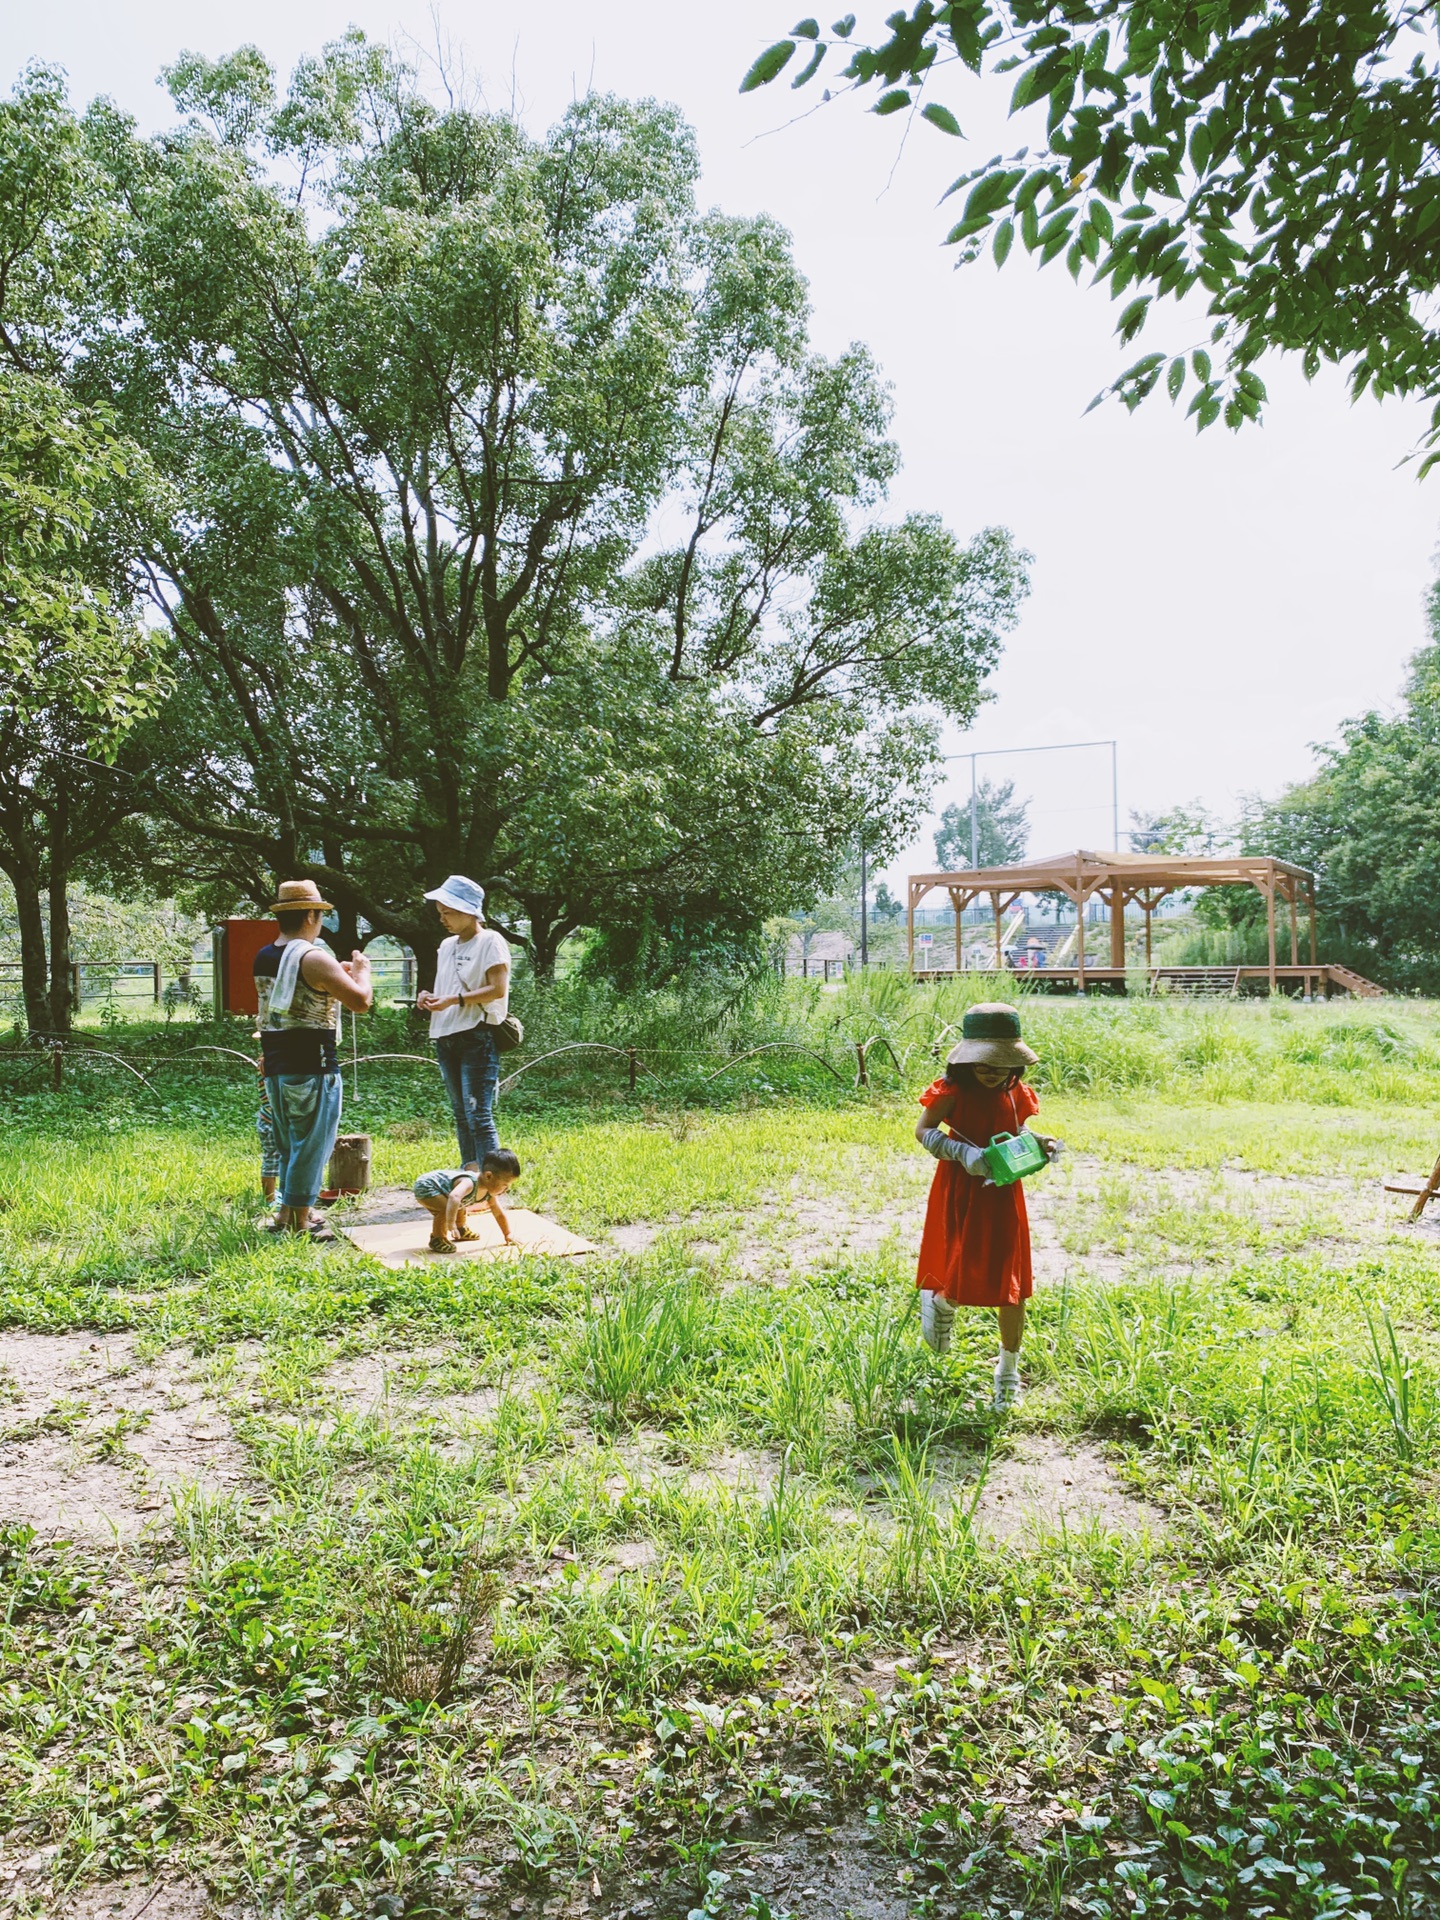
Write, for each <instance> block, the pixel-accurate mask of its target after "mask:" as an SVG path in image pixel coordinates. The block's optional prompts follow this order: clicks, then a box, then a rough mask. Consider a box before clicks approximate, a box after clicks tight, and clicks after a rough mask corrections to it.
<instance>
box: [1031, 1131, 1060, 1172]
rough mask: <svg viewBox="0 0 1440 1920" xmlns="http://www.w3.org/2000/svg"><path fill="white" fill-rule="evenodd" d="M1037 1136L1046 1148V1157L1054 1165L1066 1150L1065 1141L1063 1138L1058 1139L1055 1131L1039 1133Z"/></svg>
mask: <svg viewBox="0 0 1440 1920" xmlns="http://www.w3.org/2000/svg"><path fill="white" fill-rule="evenodd" d="M1035 1138H1036V1139H1037V1140H1038V1141H1039V1142H1040V1144H1041V1146H1042V1147H1043V1148H1044V1149H1045V1158H1046V1159H1047V1160H1048V1161H1049V1162H1050V1164H1051V1166H1052V1167H1053V1166H1054V1165H1055V1163H1056V1161H1057V1160H1059V1158H1060V1156H1061V1154H1062V1153H1064V1151H1065V1142H1064V1141H1063V1140H1057V1139H1056V1138H1055V1136H1054V1134H1053V1133H1037V1134H1036V1135H1035Z"/></svg>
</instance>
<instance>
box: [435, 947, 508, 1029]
mask: <svg viewBox="0 0 1440 1920" xmlns="http://www.w3.org/2000/svg"><path fill="white" fill-rule="evenodd" d="M496 965H503V966H504V967H506V968H507V969H508V968H509V965H510V942H509V941H508V940H507V939H506V938H505V936H504V935H503V934H499V933H496V931H495V929H494V928H493V927H480V928H477V930H476V933H475V938H474V939H473V940H463V941H462V940H461V938H460V936H459V934H458V933H452V934H451V935H450V938H449V939H448V940H442V941H441V942H440V953H439V957H438V959H437V960H436V962H435V997H436V999H437V1000H450V999H453V998H454V996H455V995H456V994H457V993H479V991H480V989H481V988H482V987H483V986H484V985H485V976H486V974H487V973H489V971H490V969H491V968H492V967H493V966H496ZM509 1006H510V976H509V973H508V971H507V973H506V976H505V992H504V993H502V994H501V996H500V998H499V999H498V1000H487V1001H486V1002H485V1003H484V1005H483V1006H481V1005H479V1004H478V1003H472V1004H471V1005H470V1006H468V1007H446V1008H445V1010H444V1012H443V1013H432V1014H431V1016H430V1038H431V1039H432V1040H438V1039H439V1038H440V1036H441V1035H442V1034H445V1033H464V1032H465V1030H466V1029H467V1028H468V1027H478V1026H480V1025H482V1024H483V1023H484V1022H487V1021H488V1022H489V1024H490V1025H491V1026H492V1027H498V1026H499V1024H500V1022H501V1021H502V1020H503V1019H504V1018H505V1015H506V1013H507V1011H508V1010H509Z"/></svg>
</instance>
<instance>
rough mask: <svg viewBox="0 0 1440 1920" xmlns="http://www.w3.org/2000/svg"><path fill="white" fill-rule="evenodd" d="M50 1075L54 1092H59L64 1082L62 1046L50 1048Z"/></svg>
mask: <svg viewBox="0 0 1440 1920" xmlns="http://www.w3.org/2000/svg"><path fill="white" fill-rule="evenodd" d="M50 1076H51V1080H52V1082H53V1084H54V1088H55V1091H56V1093H59V1091H60V1089H61V1087H62V1086H63V1085H64V1084H65V1049H64V1048H63V1047H51V1049H50Z"/></svg>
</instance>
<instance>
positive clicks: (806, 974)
mask: <svg viewBox="0 0 1440 1920" xmlns="http://www.w3.org/2000/svg"><path fill="white" fill-rule="evenodd" d="M800 978H801V979H802V980H808V979H809V978H810V956H809V954H808V953H802V954H801V956H800Z"/></svg>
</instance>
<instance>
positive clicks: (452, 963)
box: [415, 873, 510, 1166]
mask: <svg viewBox="0 0 1440 1920" xmlns="http://www.w3.org/2000/svg"><path fill="white" fill-rule="evenodd" d="M425 898H426V899H427V900H430V901H433V902H434V905H435V910H436V912H437V913H438V914H439V915H440V920H441V923H442V924H443V926H444V928H445V932H446V935H447V936H448V937H447V938H446V939H444V940H442V941H441V942H440V952H439V954H438V956H437V958H436V962H435V985H434V987H433V989H432V990H431V991H430V992H428V993H420V994H417V995H416V997H415V1004H416V1006H417V1007H419V1008H420V1010H421V1012H422V1013H428V1014H429V1016H430V1038H431V1039H432V1040H433V1041H434V1043H435V1057H436V1059H437V1060H438V1061H439V1063H440V1075H441V1078H442V1079H443V1080H444V1082H445V1091H446V1093H448V1094H449V1096H450V1111H451V1112H452V1113H453V1114H454V1116H455V1139H456V1143H457V1145H458V1146H459V1149H460V1162H461V1165H462V1166H464V1165H468V1164H469V1163H470V1162H471V1161H474V1163H475V1165H476V1166H480V1165H481V1164H482V1163H483V1162H484V1159H485V1156H486V1154H487V1153H495V1152H497V1151H498V1149H499V1146H500V1135H499V1134H498V1133H497V1132H496V1130H495V1094H496V1090H497V1088H498V1087H499V1085H500V1055H499V1052H498V1050H497V1048H496V1046H495V1036H494V1029H495V1028H496V1027H498V1026H499V1024H500V1022H501V1021H502V1020H503V1019H504V1018H505V1015H506V1013H507V1012H508V1011H509V1007H510V947H509V944H508V943H507V941H506V940H505V938H504V937H503V935H501V934H498V933H496V932H495V930H494V929H493V928H492V927H487V926H486V925H485V922H484V918H483V916H484V912H485V889H484V888H483V887H482V886H481V885H480V884H479V882H478V881H476V880H468V879H467V878H466V877H465V875H464V874H463V873H452V874H451V875H450V877H449V879H448V880H446V881H445V882H444V884H443V885H442V886H438V887H434V888H432V889H431V891H430V892H429V893H427V894H426V896H425Z"/></svg>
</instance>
